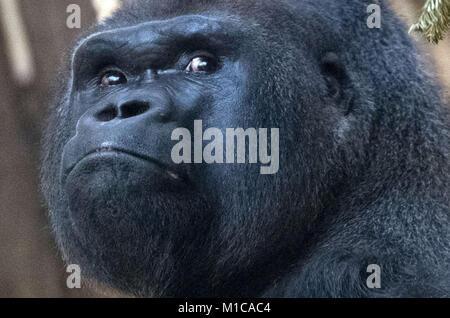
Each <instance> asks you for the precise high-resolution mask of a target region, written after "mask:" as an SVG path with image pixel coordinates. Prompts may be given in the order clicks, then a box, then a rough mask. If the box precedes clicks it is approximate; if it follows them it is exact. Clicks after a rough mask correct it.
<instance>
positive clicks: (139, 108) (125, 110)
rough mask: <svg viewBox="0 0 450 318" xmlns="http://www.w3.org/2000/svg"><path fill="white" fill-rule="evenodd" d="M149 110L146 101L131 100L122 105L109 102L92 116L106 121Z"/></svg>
mask: <svg viewBox="0 0 450 318" xmlns="http://www.w3.org/2000/svg"><path fill="white" fill-rule="evenodd" d="M149 110H150V103H149V102H146V101H139V100H133V101H129V102H126V103H124V104H122V105H119V106H117V105H114V104H109V105H107V106H106V107H105V108H103V109H101V110H100V111H98V112H97V113H96V114H95V115H94V117H95V119H97V120H98V121H100V122H108V121H112V120H114V119H127V118H132V117H137V116H140V115H143V114H145V113H147V112H148V111H149Z"/></svg>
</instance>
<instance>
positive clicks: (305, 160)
mask: <svg viewBox="0 0 450 318" xmlns="http://www.w3.org/2000/svg"><path fill="white" fill-rule="evenodd" d="M372 2H374V0H347V1H335V0H320V1H318V0H280V1H273V0H260V1H257V0H165V1H160V0H131V1H127V2H125V3H124V5H123V6H122V8H121V9H120V10H119V11H117V12H116V13H115V14H114V16H113V17H111V18H110V19H108V20H106V21H104V22H102V23H100V24H99V25H98V26H95V27H93V29H92V30H90V32H89V33H88V34H87V35H86V37H84V38H83V39H82V40H81V41H79V42H78V43H77V44H76V45H75V47H74V50H73V53H72V54H70V58H69V59H68V61H67V64H66V65H65V67H63V69H62V72H61V74H60V76H59V77H60V80H59V82H60V83H59V87H60V89H59V90H58V92H56V94H55V95H56V98H55V102H54V106H53V107H51V112H50V113H51V115H50V116H49V117H50V119H49V123H48V125H47V130H46V134H45V138H44V145H43V158H42V161H43V168H42V184H43V192H44V195H45V199H46V204H47V206H48V210H49V215H50V220H51V223H52V228H53V231H54V234H55V236H56V241H57V242H58V246H59V248H60V249H61V251H62V255H63V257H64V259H65V260H66V261H67V262H69V263H70V264H78V265H80V266H81V269H82V271H83V275H84V276H86V277H87V278H89V280H93V281H95V282H99V283H101V284H103V285H106V286H109V287H111V288H114V289H116V290H118V291H121V292H123V293H126V294H129V295H134V296H138V297H164V298H165V297H449V296H450V277H449V275H448V270H449V266H450V219H449V217H450V214H449V188H450V187H449V185H450V184H449V176H450V171H449V149H450V143H449V136H450V135H449V125H448V112H447V111H446V109H445V106H444V104H445V102H444V98H443V95H444V94H443V93H442V91H441V89H440V88H439V86H438V84H436V81H435V80H434V79H433V76H432V75H431V74H432V72H430V71H428V70H429V69H431V68H430V67H428V66H427V63H426V62H424V61H423V60H422V59H421V58H420V57H419V54H418V50H417V49H416V48H415V45H414V44H413V43H412V41H411V40H410V39H409V37H408V35H407V33H406V32H405V27H404V26H403V25H402V23H400V22H399V20H398V18H396V17H395V16H394V14H393V12H392V10H391V9H390V8H389V7H388V4H387V3H385V2H384V1H376V2H377V3H378V4H379V5H380V6H381V10H382V11H381V13H382V23H381V28H379V29H376V28H374V29H371V28H369V27H368V26H367V18H368V16H369V14H368V13H367V7H368V6H369V5H370V4H371V3H372ZM196 120H201V121H202V122H203V126H204V127H217V128H218V129H221V130H224V129H226V128H238V127H242V128H244V129H245V128H249V127H255V128H278V129H279V171H278V173H275V174H267V175H264V174H260V173H259V166H258V165H254V164H219V163H215V164H205V163H195V164H194V163H193V164H187V163H180V164H175V163H174V162H173V160H172V159H171V150H172V148H173V147H174V145H175V144H176V142H175V141H173V140H172V138H171V136H172V132H173V131H174V130H175V129H177V128H180V127H184V128H186V129H188V130H189V131H192V129H193V127H194V121H196ZM269 150H270V149H269ZM372 264H375V265H378V266H379V269H380V272H379V275H380V276H379V283H380V284H379V286H375V287H376V288H373V287H374V286H370V284H368V281H369V282H370V279H371V278H370V276H371V272H370V271H369V272H368V268H370V266H371V265H372ZM372 266H373V265H372Z"/></svg>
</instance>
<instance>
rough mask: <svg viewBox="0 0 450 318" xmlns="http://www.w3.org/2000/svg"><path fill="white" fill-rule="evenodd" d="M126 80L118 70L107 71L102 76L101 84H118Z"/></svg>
mask: <svg viewBox="0 0 450 318" xmlns="http://www.w3.org/2000/svg"><path fill="white" fill-rule="evenodd" d="M126 82H127V78H126V77H125V75H124V74H122V73H120V72H109V73H107V74H105V75H104V76H103V77H102V85H104V86H113V85H120V84H125V83H126Z"/></svg>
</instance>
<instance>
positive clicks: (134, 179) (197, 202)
mask: <svg viewBox="0 0 450 318" xmlns="http://www.w3.org/2000/svg"><path fill="white" fill-rule="evenodd" d="M173 181H174V180H170V175H169V177H167V175H166V171H164V170H162V169H159V168H157V167H154V165H153V164H152V163H149V162H147V161H145V160H141V159H139V158H134V157H132V156H128V155H123V154H107V155H102V156H96V157H91V158H88V159H84V160H83V161H81V162H80V163H79V164H78V165H77V166H76V167H75V168H74V169H73V170H72V171H71V172H70V174H69V175H68V176H67V179H66V184H65V191H66V195H67V198H68V202H69V207H70V209H69V215H68V217H69V220H70V221H69V223H70V227H71V228H70V229H67V228H66V229H65V230H64V231H65V233H57V234H58V236H59V237H60V238H61V237H67V238H68V239H64V241H66V242H65V243H64V244H63V245H65V246H63V250H64V253H65V254H66V255H65V256H66V259H68V260H69V261H70V262H72V263H75V264H79V265H81V266H82V269H83V270H84V272H85V274H86V275H87V276H90V277H95V278H96V280H99V281H101V282H104V283H109V282H114V285H115V286H114V287H116V288H118V289H120V290H125V291H126V290H133V291H136V290H139V289H140V288H139V286H138V285H140V284H141V283H143V282H142V281H141V282H138V281H135V278H138V277H148V279H149V280H152V279H153V278H154V274H153V273H156V272H159V271H160V270H161V269H160V267H166V268H170V267H171V266H174V264H171V263H170V262H172V261H173V260H174V257H176V255H178V254H180V253H183V254H184V253H185V252H186V251H189V250H190V249H191V248H192V249H195V248H198V246H199V245H200V244H199V243H198V242H199V241H201V242H205V241H207V238H206V236H207V235H208V234H207V233H208V232H209V225H210V221H211V219H212V217H213V215H214V214H213V213H212V209H211V207H210V203H209V202H207V201H206V200H205V199H202V196H201V195H199V193H195V190H194V189H192V188H191V189H187V188H186V187H183V189H181V187H182V186H181V185H180V184H179V183H177V182H173ZM177 188H178V189H179V191H177V192H176V191H174V190H175V189H177ZM199 229H201V230H200V231H199ZM66 231H67V232H66ZM67 241H69V242H67ZM198 254H199V253H198V251H197V255H198ZM189 255H194V253H188V254H187V255H186V256H189ZM189 257H190V256H189ZM178 258H179V257H178ZM170 260H172V261H170ZM178 261H186V262H188V261H187V260H186V259H184V260H183V259H182V258H179V259H178V260H177V261H176V262H178ZM172 274H173V273H172ZM159 275H161V274H159ZM162 277H163V276H161V277H160V278H162ZM116 284H117V285H116ZM146 284H147V285H154V284H158V283H149V282H147V283H146Z"/></svg>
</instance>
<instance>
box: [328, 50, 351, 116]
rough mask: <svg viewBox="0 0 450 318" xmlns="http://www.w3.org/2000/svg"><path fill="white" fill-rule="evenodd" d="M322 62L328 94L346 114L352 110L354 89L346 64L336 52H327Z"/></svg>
mask: <svg viewBox="0 0 450 318" xmlns="http://www.w3.org/2000/svg"><path fill="white" fill-rule="evenodd" d="M320 62H321V65H320V67H321V72H322V75H323V77H324V78H325V81H326V83H327V88H328V94H329V96H330V97H331V98H333V99H334V100H335V101H336V106H338V107H339V109H341V110H342V111H343V112H344V114H345V115H348V114H350V113H351V111H352V108H353V107H352V104H353V103H352V101H353V95H352V93H351V92H352V89H351V82H350V78H349V77H348V75H347V71H346V69H345V66H344V64H343V63H342V61H341V60H340V59H339V56H338V55H337V54H336V53H334V52H328V53H326V54H325V55H324V56H323V58H322V60H321V61H320Z"/></svg>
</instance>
